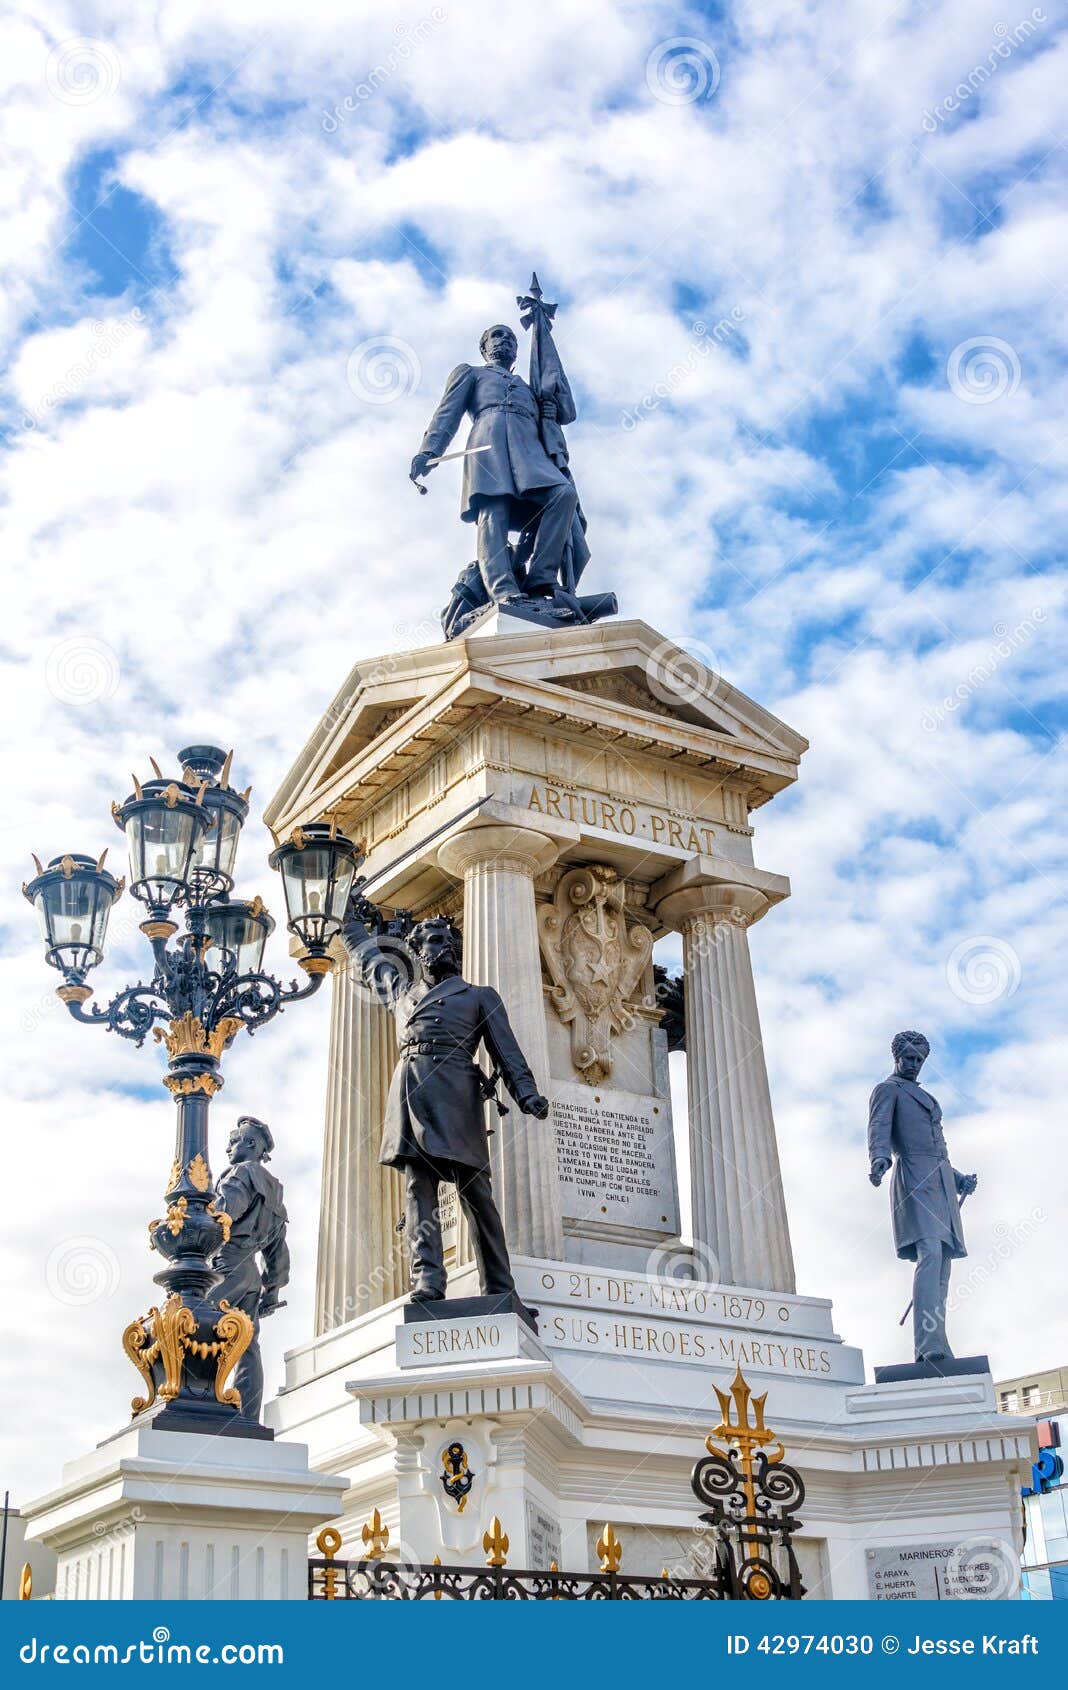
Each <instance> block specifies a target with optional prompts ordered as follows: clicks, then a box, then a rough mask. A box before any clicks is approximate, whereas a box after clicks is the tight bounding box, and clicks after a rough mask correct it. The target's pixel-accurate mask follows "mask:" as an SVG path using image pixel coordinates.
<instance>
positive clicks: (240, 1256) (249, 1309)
mask: <svg viewBox="0 0 1068 1690" xmlns="http://www.w3.org/2000/svg"><path fill="white" fill-rule="evenodd" d="M273 1149H274V1139H273V1137H272V1136H271V1129H270V1127H268V1126H267V1125H266V1123H265V1122H264V1121H257V1120H256V1118H255V1116H253V1115H242V1117H241V1119H240V1120H239V1121H238V1123H237V1126H236V1127H235V1128H234V1130H233V1132H232V1133H231V1134H230V1141H229V1143H228V1145H227V1147H226V1150H227V1155H228V1156H229V1158H230V1166H229V1167H228V1168H227V1169H226V1170H225V1172H224V1173H223V1174H222V1175H221V1177H220V1179H219V1182H218V1194H219V1195H218V1203H219V1207H220V1208H221V1209H224V1210H225V1211H226V1213H227V1214H228V1215H229V1217H230V1236H229V1238H228V1239H227V1240H226V1242H225V1244H224V1245H223V1246H222V1249H221V1250H220V1251H219V1252H218V1254H217V1255H216V1256H215V1258H214V1260H213V1262H212V1267H214V1269H215V1270H216V1272H217V1273H221V1274H222V1275H223V1276H224V1277H223V1282H222V1284H221V1285H219V1286H217V1288H216V1290H215V1292H214V1294H213V1295H214V1301H215V1302H216V1303H219V1302H221V1301H222V1300H223V1299H224V1298H225V1300H226V1301H227V1302H228V1303H229V1304H230V1306H231V1308H238V1309H244V1311H245V1313H246V1314H247V1315H248V1316H249V1319H250V1320H251V1321H252V1326H253V1332H254V1336H253V1339H252V1343H251V1344H250V1345H249V1347H248V1349H247V1350H246V1351H245V1354H244V1355H243V1356H242V1358H241V1361H240V1362H239V1364H238V1368H237V1373H236V1374H235V1376H234V1384H235V1385H236V1386H237V1389H238V1391H239V1392H240V1393H241V1412H242V1414H244V1415H245V1416H247V1418H248V1419H250V1420H258V1419H259V1417H260V1409H261V1408H262V1406H263V1361H262V1359H261V1357H260V1321H261V1320H263V1319H264V1318H265V1317H266V1316H267V1315H269V1314H273V1313H274V1311H275V1309H280V1308H284V1307H285V1304H284V1303H281V1302H279V1300H278V1293H279V1291H280V1290H281V1289H282V1287H283V1285H287V1284H288V1283H289V1249H288V1247H287V1245H286V1221H287V1216H286V1211H285V1204H284V1203H283V1201H282V1196H283V1193H282V1182H281V1181H280V1180H277V1179H275V1177H274V1175H273V1174H271V1173H268V1171H267V1169H266V1168H265V1167H264V1165H263V1164H264V1163H265V1162H266V1161H268V1160H269V1159H270V1155H271V1152H272V1151H273ZM260 1257H262V1260H263V1267H262V1269H261V1267H260V1263H259V1259H258V1258H260Z"/></svg>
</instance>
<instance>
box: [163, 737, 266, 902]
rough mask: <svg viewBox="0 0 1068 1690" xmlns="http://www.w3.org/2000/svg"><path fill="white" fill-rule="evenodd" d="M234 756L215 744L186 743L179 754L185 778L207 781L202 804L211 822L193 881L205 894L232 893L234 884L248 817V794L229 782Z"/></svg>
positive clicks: (197, 852) (195, 862)
mask: <svg viewBox="0 0 1068 1690" xmlns="http://www.w3.org/2000/svg"><path fill="white" fill-rule="evenodd" d="M232 757H233V752H232V751H231V752H224V751H222V750H220V748H219V747H218V746H216V745H187V746H186V748H185V750H184V751H179V753H178V759H179V761H180V763H181V765H182V778H183V780H185V781H186V782H187V783H190V782H191V781H192V780H196V781H197V782H200V783H203V782H207V784H206V785H205V786H204V790H203V795H202V798H201V805H202V808H203V809H204V810H206V811H207V815H208V825H207V826H206V827H205V829H204V831H203V833H202V834H201V835H200V837H199V839H198V840H197V844H196V850H195V852H194V856H193V880H194V884H195V885H196V887H197V889H198V891H200V892H202V893H208V894H211V893H218V892H229V891H230V889H231V888H232V886H233V884H234V861H235V859H236V857H237V846H238V841H239V840H240V838H241V829H242V828H243V827H244V825H245V821H246V820H247V818H248V793H245V794H243V795H242V794H241V793H238V792H235V791H234V790H233V788H232V787H231V786H230V784H229V780H230V760H231V758H232ZM251 790H252V789H251V787H250V788H249V791H251Z"/></svg>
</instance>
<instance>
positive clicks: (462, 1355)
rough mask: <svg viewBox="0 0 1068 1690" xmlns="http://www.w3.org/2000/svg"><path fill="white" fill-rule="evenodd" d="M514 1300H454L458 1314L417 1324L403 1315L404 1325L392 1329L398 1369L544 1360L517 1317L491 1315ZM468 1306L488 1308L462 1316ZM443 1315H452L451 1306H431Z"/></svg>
mask: <svg viewBox="0 0 1068 1690" xmlns="http://www.w3.org/2000/svg"><path fill="white" fill-rule="evenodd" d="M517 1300H518V1299H516V1298H514V1297H512V1298H508V1299H505V1298H497V1297H458V1298H457V1299H456V1305H457V1307H458V1308H459V1310H460V1312H459V1313H458V1314H455V1315H454V1314H452V1313H445V1312H442V1313H440V1314H436V1315H433V1316H430V1317H425V1316H424V1317H423V1318H422V1319H419V1320H414V1321H412V1320H409V1318H408V1309H407V1308H406V1309H405V1311H404V1325H403V1326H398V1328H397V1340H396V1343H397V1348H396V1354H397V1366H398V1367H435V1366H445V1367H448V1366H450V1365H455V1364H456V1363H457V1362H460V1363H463V1362H467V1361H473V1360H478V1361H488V1360H494V1361H505V1360H510V1359H511V1358H512V1357H514V1356H544V1354H545V1350H544V1348H543V1346H542V1345H541V1344H540V1343H539V1341H538V1337H537V1334H536V1332H535V1331H534V1328H533V1327H532V1326H531V1325H530V1324H529V1322H528V1321H527V1319H526V1318H525V1317H524V1316H523V1315H520V1314H513V1313H511V1312H509V1311H507V1310H505V1311H503V1312H500V1311H498V1312H496V1313H495V1312H494V1310H493V1304H494V1303H497V1302H506V1301H508V1302H516V1301H517ZM472 1303H476V1304H477V1303H486V1304H488V1305H489V1307H488V1308H487V1309H486V1310H485V1312H481V1313H478V1314H471V1315H469V1314H464V1313H463V1310H464V1308H465V1307H467V1306H469V1305H470V1304H472ZM430 1306H431V1307H434V1308H437V1309H440V1310H442V1311H445V1310H451V1308H452V1307H453V1304H452V1303H451V1302H440V1303H435V1304H432V1305H430Z"/></svg>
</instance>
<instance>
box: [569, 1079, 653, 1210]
mask: <svg viewBox="0 0 1068 1690" xmlns="http://www.w3.org/2000/svg"><path fill="white" fill-rule="evenodd" d="M552 1118H553V1124H554V1126H555V1128H556V1155H557V1165H558V1167H559V1170H560V1195H561V1199H562V1202H563V1212H564V1217H565V1219H566V1220H569V1221H571V1222H573V1223H575V1225H574V1226H573V1227H572V1228H571V1229H570V1230H588V1231H589V1232H590V1233H591V1234H592V1235H593V1236H598V1235H599V1234H601V1233H603V1231H604V1229H605V1228H612V1229H616V1228H619V1227H626V1228H628V1229H633V1230H634V1231H636V1232H640V1233H645V1234H648V1233H652V1234H654V1235H655V1236H657V1237H665V1236H667V1237H674V1236H675V1235H676V1234H677V1232H678V1230H679V1205H678V1193H677V1190H676V1185H675V1141H674V1137H673V1134H672V1127H671V1104H670V1102H669V1100H668V1099H667V1098H664V1097H643V1096H641V1095H640V1094H639V1093H637V1092H626V1091H612V1090H608V1089H606V1088H605V1087H603V1086H598V1087H593V1086H586V1085H578V1084H568V1083H566V1082H557V1083H556V1084H554V1085H553V1087H552Z"/></svg>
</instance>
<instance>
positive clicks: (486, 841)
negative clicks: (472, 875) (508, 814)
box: [437, 826, 560, 879]
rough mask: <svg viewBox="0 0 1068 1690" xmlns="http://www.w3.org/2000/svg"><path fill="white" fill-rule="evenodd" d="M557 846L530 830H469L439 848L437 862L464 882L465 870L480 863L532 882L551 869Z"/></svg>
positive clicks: (525, 828)
mask: <svg viewBox="0 0 1068 1690" xmlns="http://www.w3.org/2000/svg"><path fill="white" fill-rule="evenodd" d="M559 850H560V847H559V844H558V843H557V841H556V840H554V839H550V838H549V836H548V834H545V833H540V832H539V831H538V830H537V829H536V828H532V827H512V826H507V827H499V826H496V827H495V826H490V827H477V826H476V827H471V828H466V829H465V830H464V831H463V832H462V833H457V834H454V835H453V837H452V838H451V839H446V841H445V843H444V844H443V845H439V847H438V853H437V857H438V863H439V865H440V866H441V867H442V868H443V869H444V870H445V872H446V874H454V875H456V876H457V877H458V878H460V879H463V878H464V876H465V875H466V874H467V871H468V870H469V869H472V868H476V867H479V866H481V865H482V864H487V865H492V866H494V867H496V868H498V869H500V870H501V871H502V872H505V873H507V872H509V871H510V872H512V873H513V874H515V873H519V874H526V875H529V876H530V878H531V879H533V878H534V877H535V875H539V874H544V872H545V870H546V869H547V868H551V866H552V864H553V863H554V862H555V861H556V859H557V856H558V855H559Z"/></svg>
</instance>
